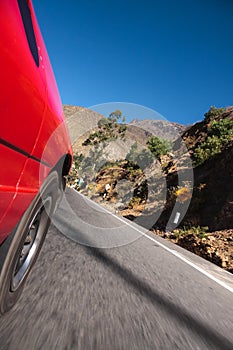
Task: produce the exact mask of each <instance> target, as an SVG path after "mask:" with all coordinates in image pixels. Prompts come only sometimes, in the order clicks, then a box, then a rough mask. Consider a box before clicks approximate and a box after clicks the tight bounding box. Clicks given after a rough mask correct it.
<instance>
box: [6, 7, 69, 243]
mask: <svg viewBox="0 0 233 350" xmlns="http://www.w3.org/2000/svg"><path fill="white" fill-rule="evenodd" d="M19 2H20V3H23V2H24V0H19V1H17V0H11V1H7V0H5V1H0V68H1V80H0V118H1V124H0V164H1V168H2V169H1V171H0V244H1V242H3V240H4V239H5V238H6V237H7V236H8V235H9V234H10V232H11V231H12V230H13V228H14V227H15V226H16V224H17V223H18V222H19V220H20V218H21V217H22V215H23V214H24V212H25V211H26V210H27V208H28V206H29V205H30V203H31V202H32V200H33V198H34V197H35V196H36V194H37V193H38V190H39V188H40V186H41V184H42V183H43V181H44V180H45V178H46V177H47V176H48V174H49V173H50V172H51V171H52V169H54V168H55V167H56V164H57V163H58V162H59V160H60V159H62V158H64V157H65V156H66V155H67V154H69V155H70V156H71V157H72V147H71V143H70V138H69V135H68V131H67V128H66V125H65V123H64V119H63V118H64V116H63V111H62V104H61V100H60V96H59V92H58V89H57V85H56V81H55V78H54V74H53V71H52V67H51V65H50V61H49V57H48V54H47V51H46V47H45V44H44V41H43V38H42V35H41V32H40V29H39V26H38V23H37V20H36V17H35V13H34V10H33V6H32V3H31V0H29V1H27V3H28V6H29V8H30V17H31V20H32V24H33V30H34V35H35V38H36V44H37V49H38V55H39V56H38V57H39V64H38V65H37V63H36V61H35V58H34V57H33V55H32V52H31V50H30V47H29V42H28V37H27V35H26V30H25V27H24V22H23V20H22V14H21V12H20V11H21V10H20V6H19Z"/></svg>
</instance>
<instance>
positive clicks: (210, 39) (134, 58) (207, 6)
mask: <svg viewBox="0 0 233 350" xmlns="http://www.w3.org/2000/svg"><path fill="white" fill-rule="evenodd" d="M33 4H34V7H35V10H36V14H37V19H38V21H39V25H40V28H41V31H42V34H43V37H44V40H45V43H46V46H47V50H48V53H49V56H50V60H51V63H52V66H53V69H54V73H55V76H56V79H57V83H58V87H59V90H60V94H61V98H62V102H63V103H64V104H72V105H79V106H85V107H90V106H93V105H98V104H102V103H109V102H128V103H135V104H139V105H143V106H145V107H147V108H150V109H153V110H155V111H157V112H158V113H160V114H161V115H163V116H164V117H165V118H166V119H168V120H170V121H176V122H179V123H183V124H189V123H193V122H195V121H197V120H200V119H202V118H203V114H204V113H205V112H206V111H207V110H208V109H209V107H210V106H211V105H215V106H217V107H225V106H229V105H233V45H232V44H233V1H232V0H202V1H201V0H174V1H173V0H124V1H123V0H118V1H113V0H96V1H88V0H85V1H84V0H76V1H75V0H73V1H72V0H70V1H63V2H60V1H55V0H46V1H45V0H34V1H33ZM123 112H124V111H123ZM135 117H138V118H141V117H146V115H144V116H141V115H135Z"/></svg>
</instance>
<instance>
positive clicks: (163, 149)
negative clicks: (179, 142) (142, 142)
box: [147, 136, 171, 160]
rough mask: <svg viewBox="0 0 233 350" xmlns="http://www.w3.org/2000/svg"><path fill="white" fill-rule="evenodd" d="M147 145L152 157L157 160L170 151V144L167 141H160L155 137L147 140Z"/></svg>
mask: <svg viewBox="0 0 233 350" xmlns="http://www.w3.org/2000/svg"><path fill="white" fill-rule="evenodd" d="M147 145H148V148H149V150H150V151H151V153H152V154H153V156H154V157H156V158H157V159H159V160H160V159H161V156H162V155H165V154H168V152H169V151H170V150H171V143H170V142H169V141H167V140H163V139H160V138H158V137H157V136H152V137H151V138H149V140H148V141H147Z"/></svg>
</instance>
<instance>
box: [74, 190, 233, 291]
mask: <svg viewBox="0 0 233 350" xmlns="http://www.w3.org/2000/svg"><path fill="white" fill-rule="evenodd" d="M79 194H80V195H81V196H82V197H83V198H84V199H85V200H88V201H90V202H91V203H92V204H93V203H94V204H96V206H98V207H101V209H103V211H105V212H107V213H108V214H111V215H112V216H114V217H115V218H116V219H118V220H120V221H121V222H123V223H124V224H125V225H127V226H129V227H131V228H132V229H134V230H135V231H137V232H139V233H140V234H141V235H143V236H144V237H146V238H148V239H150V240H151V241H153V242H155V243H156V244H158V245H159V246H160V247H161V248H163V249H165V250H166V251H167V252H169V253H171V254H172V255H174V256H176V257H177V258H178V259H180V260H182V261H183V262H185V263H186V264H187V265H189V266H191V267H193V268H194V269H195V270H197V271H199V272H200V273H202V274H203V275H205V276H206V277H208V278H209V279H211V280H212V281H214V282H216V283H217V284H219V285H220V286H221V287H223V288H225V289H227V290H228V291H229V292H231V293H232V294H233V288H232V287H230V286H228V285H227V284H226V283H225V282H223V281H221V280H220V279H219V278H216V277H215V276H213V275H212V274H210V273H209V272H207V271H205V270H204V269H203V268H201V267H199V266H197V265H196V264H194V263H193V262H192V261H190V260H188V259H187V258H185V257H184V256H182V255H181V254H180V253H178V252H177V251H176V250H174V249H170V248H168V247H167V246H166V245H164V244H163V243H161V242H159V241H157V240H156V239H154V238H152V237H151V236H149V235H147V234H146V233H144V232H143V231H142V230H140V229H138V228H137V227H135V226H133V225H132V224H131V223H130V222H128V221H126V220H124V219H123V218H121V217H119V216H117V215H115V214H113V213H111V212H110V211H109V210H107V209H106V208H104V207H102V206H101V205H100V204H97V203H95V202H94V201H92V200H91V199H89V198H87V197H85V196H84V195H82V194H81V193H79Z"/></svg>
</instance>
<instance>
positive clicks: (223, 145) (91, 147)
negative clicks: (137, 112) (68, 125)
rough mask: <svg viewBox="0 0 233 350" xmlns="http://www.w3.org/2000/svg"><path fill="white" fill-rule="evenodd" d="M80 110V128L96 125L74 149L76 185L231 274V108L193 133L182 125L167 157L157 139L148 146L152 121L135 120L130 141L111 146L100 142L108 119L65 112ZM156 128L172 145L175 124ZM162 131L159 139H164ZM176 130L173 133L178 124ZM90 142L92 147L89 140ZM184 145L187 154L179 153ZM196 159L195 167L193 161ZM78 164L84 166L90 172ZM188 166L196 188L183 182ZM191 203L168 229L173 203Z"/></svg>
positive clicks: (213, 114)
mask: <svg viewBox="0 0 233 350" xmlns="http://www.w3.org/2000/svg"><path fill="white" fill-rule="evenodd" d="M74 111H76V112H77V114H79V116H78V118H80V119H79V121H80V123H78V125H79V124H81V125H85V124H86V123H87V122H88V123H89V124H90V125H91V123H92V124H94V127H93V129H92V130H91V131H90V128H89V129H88V130H87V131H86V132H84V133H83V134H82V135H81V136H80V138H78V139H77V140H76V142H75V144H74V151H75V162H74V166H73V172H72V174H71V177H70V185H71V186H72V187H74V188H76V189H77V190H80V191H81V192H82V193H84V194H85V195H87V196H89V197H90V198H92V199H94V200H95V201H97V202H99V203H101V204H102V205H105V206H107V207H108V208H110V209H111V210H114V211H117V212H118V213H120V214H121V215H123V216H125V217H127V218H129V219H131V220H136V221H137V220H139V221H138V222H139V223H140V224H142V225H144V224H145V226H146V227H148V225H150V228H152V229H153V230H154V231H155V232H156V233H157V234H160V235H161V236H163V237H164V238H167V239H170V240H172V241H174V242H175V243H177V244H179V245H181V246H183V247H185V248H186V249H189V250H191V251H193V252H194V253H196V254H199V255H201V256H203V257H205V258H206V259H208V260H210V261H212V262H214V263H216V264H218V265H219V266H222V267H224V268H226V269H227V270H228V271H231V272H232V271H233V162H232V159H233V107H228V108H223V109H221V108H215V107H211V108H210V110H209V112H208V113H206V114H205V117H204V119H203V121H202V122H199V123H196V124H194V125H192V126H190V127H188V128H184V127H182V126H179V125H178V124H177V125H176V126H175V132H174V133H173V135H175V134H176V133H177V132H180V131H182V135H181V137H179V138H177V139H175V140H174V141H173V143H172V149H171V150H170V151H169V149H167V152H164V151H161V150H162V149H164V146H165V144H161V143H158V140H153V142H151V143H149V144H148V140H150V139H151V137H152V136H153V134H152V132H151V131H155V129H156V128H155V129H153V127H152V124H154V123H153V121H151V120H150V121H149V124H148V125H149V127H148V128H147V129H146V130H145V125H146V124H147V123H148V121H141V122H138V121H134V122H133V123H132V124H129V125H128V126H127V129H126V131H125V132H124V137H120V136H119V135H118V134H117V136H116V135H114V137H113V138H112V139H111V140H110V139H109V140H108V141H107V142H99V141H98V137H99V132H100V134H101V133H102V131H101V129H100V128H99V127H98V121H99V120H100V119H101V118H102V116H100V115H98V114H97V113H95V112H90V113H94V114H90V113H89V112H88V111H87V110H86V109H83V108H81V109H80V108H79V107H72V106H65V107H64V112H65V114H66V116H67V119H68V121H69V120H70V118H72V117H71V116H72V113H73V112H74ZM80 112H81V114H80ZM83 113H84V114H83ZM90 115H91V117H90ZM83 116H85V117H83ZM82 118H83V119H84V120H85V122H83V121H82ZM88 118H89V119H88ZM88 120H89V121H88ZM93 120H94V123H93ZM154 122H155V125H156V127H158V126H159V128H158V129H159V130H161V129H163V135H164V133H166V135H169V137H168V139H169V138H171V139H172V138H173V136H171V134H170V133H169V128H170V126H169V125H165V126H164V125H161V124H159V123H160V122H159V121H154ZM72 128H73V124H72ZM164 128H165V129H164ZM158 129H157V132H158V134H157V135H160V134H159V131H158ZM171 129H173V130H174V125H172V126H171ZM115 130H118V129H115ZM165 130H166V132H165ZM105 132H106V131H105ZM92 133H93V134H94V136H93V135H92V136H93V137H92V136H91V134H92ZM95 135H97V136H98V137H97V136H95ZM101 135H102V136H103V134H101ZM90 136H91V137H90ZM115 136H116V137H115ZM89 139H90V140H92V141H90V142H89V143H88V142H86V140H89ZM154 141H156V142H155V143H154ZM84 144H85V145H84ZM184 144H185V145H186V147H187V148H186V152H183V151H182V152H181V150H182V148H184ZM156 145H157V146H158V147H159V148H160V151H161V156H159V157H158V155H157V153H156V152H155V151H156V149H155V148H156V147H157V146H156ZM155 146H156V147H155ZM161 147H162V148H161ZM154 152H155V153H154ZM151 154H152V155H153V156H154V155H155V154H156V158H157V157H158V159H156V161H155V156H154V158H153V157H152V158H151ZM190 158H191V160H192V161H188V160H189V159H190ZM80 164H83V165H85V166H84V167H83V168H85V169H86V170H85V171H86V172H85V171H83V168H82V166H80ZM190 168H193V173H194V181H193V183H192V184H191V185H190V184H188V183H187V181H183V182H181V183H179V182H178V174H179V173H182V174H185V173H186V172H189V171H190ZM182 176H183V175H182ZM80 178H81V179H80ZM80 180H82V181H80ZM190 186H191V187H190ZM190 199H191V202H190V205H189V206H188V210H187V212H186V214H185V216H184V218H183V220H182V221H181V222H180V223H179V225H178V227H177V228H175V229H174V230H173V231H171V232H169V231H168V230H165V228H166V227H167V223H168V221H169V219H170V218H171V215H172V212H173V208H174V205H175V204H176V203H177V202H179V203H180V204H181V206H185V203H186V202H187V203H188V202H189V201H190ZM157 213H158V217H157V216H156V215H157ZM155 217H156V220H155ZM148 223H149V224H148Z"/></svg>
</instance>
